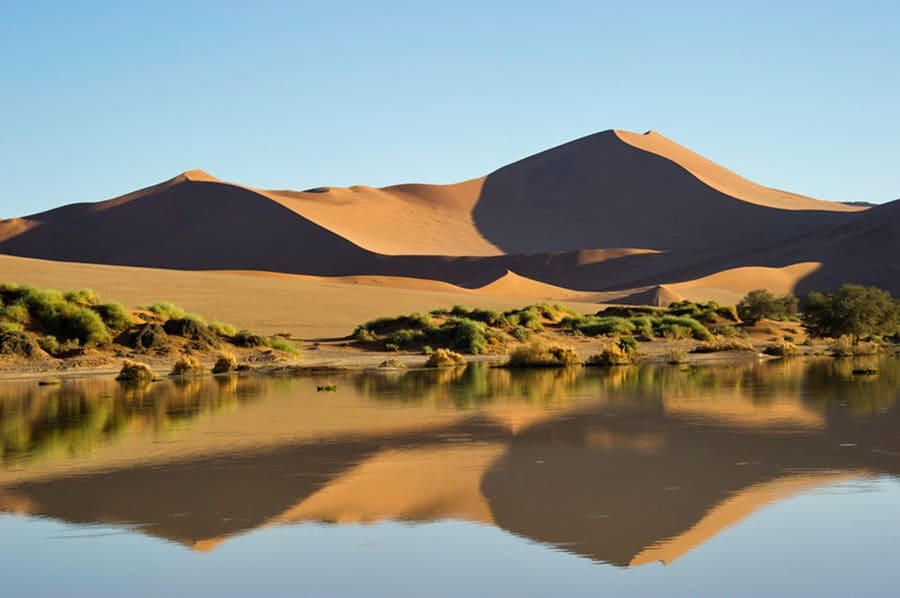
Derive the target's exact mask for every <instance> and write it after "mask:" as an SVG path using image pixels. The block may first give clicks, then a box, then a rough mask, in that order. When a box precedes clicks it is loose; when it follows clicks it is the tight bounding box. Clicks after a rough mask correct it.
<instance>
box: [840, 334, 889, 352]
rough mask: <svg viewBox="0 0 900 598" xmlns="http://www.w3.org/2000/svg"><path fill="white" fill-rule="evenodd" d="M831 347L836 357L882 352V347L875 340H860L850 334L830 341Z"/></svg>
mask: <svg viewBox="0 0 900 598" xmlns="http://www.w3.org/2000/svg"><path fill="white" fill-rule="evenodd" d="M829 349H831V354H832V355H833V356H834V357H852V356H854V355H876V354H878V353H881V350H882V349H881V347H879V346H878V345H877V344H875V343H873V342H858V341H855V340H854V339H853V337H852V336H850V335H849V334H845V335H844V336H841V337H839V338H836V339H834V340H833V341H831V343H829Z"/></svg>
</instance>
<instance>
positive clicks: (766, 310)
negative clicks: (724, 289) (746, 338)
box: [737, 289, 797, 322]
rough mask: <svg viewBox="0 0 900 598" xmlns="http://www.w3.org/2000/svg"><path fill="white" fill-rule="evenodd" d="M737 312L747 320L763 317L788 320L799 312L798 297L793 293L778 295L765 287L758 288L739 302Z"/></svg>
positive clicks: (753, 320) (754, 320)
mask: <svg viewBox="0 0 900 598" xmlns="http://www.w3.org/2000/svg"><path fill="white" fill-rule="evenodd" d="M737 313H738V315H739V316H740V317H741V319H742V320H745V321H747V322H756V321H758V320H762V319H763V318H766V319H769V320H787V319H790V318H791V317H793V316H795V315H796V314H797V298H796V297H794V296H793V295H781V296H779V297H776V296H775V295H773V294H772V293H770V292H769V291H767V290H765V289H757V290H755V291H750V292H749V293H747V294H746V295H745V296H744V298H743V299H741V300H740V301H739V302H738V304H737Z"/></svg>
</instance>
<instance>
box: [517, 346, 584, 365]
mask: <svg viewBox="0 0 900 598" xmlns="http://www.w3.org/2000/svg"><path fill="white" fill-rule="evenodd" d="M580 362H581V360H580V359H579V358H578V353H576V352H575V350H574V349H572V348H571V347H568V346H565V345H559V344H556V343H552V342H548V341H540V340H535V341H532V342H531V343H530V344H528V345H525V346H524V347H519V348H518V349H516V350H515V351H513V352H512V353H511V354H510V356H509V362H508V363H507V366H509V367H512V368H546V367H562V366H567V365H575V364H577V363H580Z"/></svg>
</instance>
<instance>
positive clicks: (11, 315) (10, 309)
mask: <svg viewBox="0 0 900 598" xmlns="http://www.w3.org/2000/svg"><path fill="white" fill-rule="evenodd" d="M0 318H2V319H4V320H7V321H9V322H13V323H16V324H28V322H29V320H30V318H31V316H30V315H29V314H28V308H27V307H26V306H25V304H24V303H21V302H16V303H12V304H10V305H7V306H5V307H4V308H3V309H0Z"/></svg>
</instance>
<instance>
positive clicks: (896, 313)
mask: <svg viewBox="0 0 900 598" xmlns="http://www.w3.org/2000/svg"><path fill="white" fill-rule="evenodd" d="M803 323H804V325H805V326H806V329H807V330H808V331H809V333H810V334H812V335H813V336H828V337H840V336H843V335H845V334H849V335H850V336H852V337H853V342H854V344H856V343H858V342H859V340H860V338H862V337H863V336H866V335H869V334H880V335H891V334H896V333H897V332H898V330H900V303H898V301H897V300H896V299H893V298H892V297H891V294H890V293H889V292H887V291H885V290H882V289H879V288H877V287H864V286H861V285H856V284H845V285H844V286H842V287H841V289H840V291H838V292H837V293H834V294H831V293H819V292H813V293H810V294H809V296H808V297H807V298H806V301H804V303H803Z"/></svg>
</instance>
